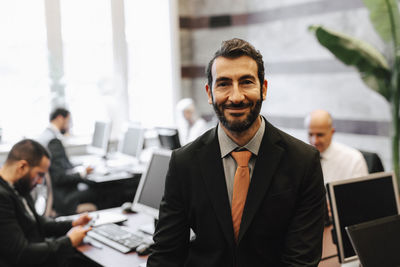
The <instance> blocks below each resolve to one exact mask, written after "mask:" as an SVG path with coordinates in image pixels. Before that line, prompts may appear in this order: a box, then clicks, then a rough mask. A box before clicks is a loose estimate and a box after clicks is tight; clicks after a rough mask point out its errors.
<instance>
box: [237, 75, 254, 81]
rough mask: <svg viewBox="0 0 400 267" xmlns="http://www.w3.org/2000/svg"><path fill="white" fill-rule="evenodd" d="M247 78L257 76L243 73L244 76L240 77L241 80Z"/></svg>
mask: <svg viewBox="0 0 400 267" xmlns="http://www.w3.org/2000/svg"><path fill="white" fill-rule="evenodd" d="M246 79H251V80H255V79H256V77H254V76H253V75H250V74H247V75H243V76H242V77H240V78H239V80H246Z"/></svg>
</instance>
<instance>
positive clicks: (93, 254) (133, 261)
mask: <svg viewBox="0 0 400 267" xmlns="http://www.w3.org/2000/svg"><path fill="white" fill-rule="evenodd" d="M111 210H115V211H117V212H121V210H120V208H115V209H111ZM152 222H153V219H152V218H150V217H149V216H147V215H144V214H139V213H136V214H128V221H127V222H125V223H124V225H126V226H128V227H130V228H131V229H132V230H136V229H137V228H138V227H139V226H140V225H143V224H148V223H152ZM331 229H332V226H329V227H325V230H324V239H323V247H322V258H326V257H329V256H332V255H337V251H336V246H335V244H333V242H332V236H331ZM78 250H79V251H80V252H82V253H83V254H84V255H85V256H87V257H88V258H90V259H92V260H93V261H95V262H97V263H99V264H101V265H103V266H106V267H114V266H115V267H124V266H129V267H136V266H139V264H140V263H143V262H145V261H146V259H147V257H145V256H138V255H137V254H136V253H135V252H130V253H128V254H123V253H121V252H119V251H117V250H114V249H112V248H110V247H108V246H106V245H103V248H102V249H98V248H95V247H92V246H91V245H81V246H79V248H78ZM318 267H340V263H339V259H338V257H337V256H335V257H332V258H328V259H326V260H323V261H321V262H320V264H319V265H318Z"/></svg>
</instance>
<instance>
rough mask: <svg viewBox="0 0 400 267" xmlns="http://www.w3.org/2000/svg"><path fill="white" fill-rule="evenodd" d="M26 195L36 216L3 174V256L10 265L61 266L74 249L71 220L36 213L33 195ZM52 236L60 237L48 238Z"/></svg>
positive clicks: (0, 195)
mask: <svg viewBox="0 0 400 267" xmlns="http://www.w3.org/2000/svg"><path fill="white" fill-rule="evenodd" d="M26 199H27V202H28V205H29V206H30V209H31V210H32V212H33V213H34V217H35V219H33V218H32V217H31V216H30V215H29V214H28V213H27V211H26V209H25V207H24V204H23V202H22V201H21V199H20V197H19V196H18V195H17V194H16V193H15V192H14V190H13V189H12V188H11V187H10V185H9V184H8V183H7V182H6V181H5V180H3V179H2V178H1V177H0V240H1V242H0V258H1V260H2V261H3V262H5V263H7V264H8V265H9V266H58V265H59V263H60V261H61V260H63V259H65V258H66V256H67V255H72V254H74V253H75V250H74V249H73V247H72V245H71V241H70V239H69V238H68V237H67V236H65V234H66V233H67V231H68V230H69V229H70V228H71V221H66V222H55V221H53V220H51V219H49V218H45V217H41V216H39V215H38V214H37V213H36V211H35V209H34V207H33V201H32V199H31V198H30V197H27V198H26ZM63 235H64V236H63ZM50 236H51V237H53V236H56V237H59V238H57V239H46V240H45V237H50ZM60 236H62V237H60Z"/></svg>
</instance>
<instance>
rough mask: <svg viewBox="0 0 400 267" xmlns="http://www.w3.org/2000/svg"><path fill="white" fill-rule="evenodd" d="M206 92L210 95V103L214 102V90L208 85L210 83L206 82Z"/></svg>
mask: <svg viewBox="0 0 400 267" xmlns="http://www.w3.org/2000/svg"><path fill="white" fill-rule="evenodd" d="M205 87H206V92H207V96H208V104H210V105H211V104H212V103H213V102H212V90H211V87H210V86H209V85H208V83H206V86H205Z"/></svg>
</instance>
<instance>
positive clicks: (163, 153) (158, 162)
mask: <svg viewBox="0 0 400 267" xmlns="http://www.w3.org/2000/svg"><path fill="white" fill-rule="evenodd" d="M170 158H171V151H169V150H159V151H154V152H153V154H152V156H151V159H150V162H149V164H148V166H147V170H146V171H145V172H144V173H143V175H142V177H141V178H140V182H139V186H138V189H137V191H136V194H135V199H134V200H133V204H132V210H133V211H136V212H143V213H145V214H148V215H150V216H152V217H154V218H155V219H158V209H159V206H160V203H161V198H162V196H163V195H164V186H165V177H166V175H167V172H168V166H169V160H170Z"/></svg>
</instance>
